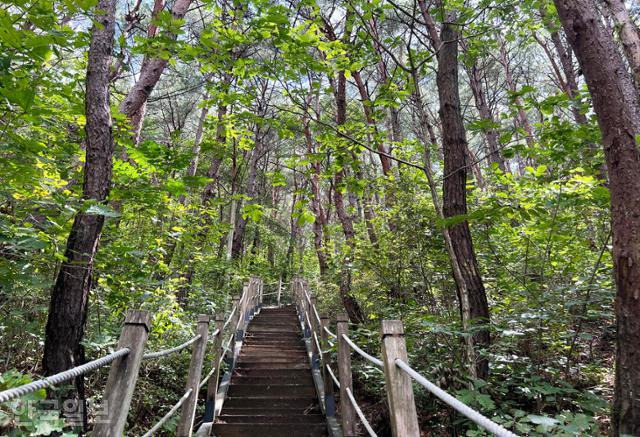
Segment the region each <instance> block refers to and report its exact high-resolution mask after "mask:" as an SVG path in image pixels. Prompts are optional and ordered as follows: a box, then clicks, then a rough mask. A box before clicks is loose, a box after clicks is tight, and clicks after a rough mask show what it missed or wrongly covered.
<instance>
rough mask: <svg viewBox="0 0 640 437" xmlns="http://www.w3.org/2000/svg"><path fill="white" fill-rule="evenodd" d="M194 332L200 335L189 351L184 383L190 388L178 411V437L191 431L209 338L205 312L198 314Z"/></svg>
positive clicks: (189, 434) (207, 320) (188, 436)
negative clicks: (189, 356)
mask: <svg viewBox="0 0 640 437" xmlns="http://www.w3.org/2000/svg"><path fill="white" fill-rule="evenodd" d="M196 333H197V334H199V335H200V339H199V340H198V341H196V342H195V343H194V344H193V349H192V351H191V363H190V364H189V376H188V378H187V385H186V390H189V389H191V394H190V395H189V397H188V398H187V400H186V401H185V403H184V405H183V406H182V411H181V412H180V422H179V423H178V428H177V429H176V435H177V436H179V437H190V436H191V434H192V432H193V420H194V418H195V415H196V404H197V402H198V392H199V386H200V378H201V377H202V363H203V362H204V354H205V352H206V350H207V340H208V338H209V316H207V315H206V314H200V315H199V316H198V327H197V330H196Z"/></svg>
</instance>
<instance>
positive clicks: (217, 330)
mask: <svg viewBox="0 0 640 437" xmlns="http://www.w3.org/2000/svg"><path fill="white" fill-rule="evenodd" d="M218 334H220V330H219V329H216V330H215V331H213V333H212V334H211V339H212V340H213V339H214V338H216V335H218Z"/></svg>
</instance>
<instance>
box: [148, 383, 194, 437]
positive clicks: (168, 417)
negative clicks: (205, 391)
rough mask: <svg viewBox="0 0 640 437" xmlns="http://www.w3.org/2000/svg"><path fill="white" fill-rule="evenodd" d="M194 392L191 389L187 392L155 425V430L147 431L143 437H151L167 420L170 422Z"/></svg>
mask: <svg viewBox="0 0 640 437" xmlns="http://www.w3.org/2000/svg"><path fill="white" fill-rule="evenodd" d="M192 391H193V389H191V388H190V389H189V390H187V392H186V393H185V394H184V395H182V397H181V398H180V400H179V401H178V402H177V403H176V404H175V405H174V406H173V407H172V408H171V409H170V410H169V412H168V413H167V414H165V415H164V416H163V417H162V419H160V421H159V422H158V423H156V424H155V425H153V428H151V429H150V430H149V431H147V433H146V434H144V435H143V436H142V437H150V436H152V435H153V433H154V432H156V431H157V430H159V429H160V428H162V425H164V424H165V423H166V422H167V420H169V419H170V418H171V416H173V415H174V414H175V413H176V411H178V409H179V408H180V407H181V406H182V404H184V401H186V400H187V399H188V398H189V395H190V394H191V392H192Z"/></svg>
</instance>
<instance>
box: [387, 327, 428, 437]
mask: <svg viewBox="0 0 640 437" xmlns="http://www.w3.org/2000/svg"><path fill="white" fill-rule="evenodd" d="M380 334H381V336H382V361H383V362H384V379H385V383H386V390H387V398H388V401H389V414H390V415H391V430H392V432H393V435H394V437H419V436H420V428H419V427H418V415H417V414H416V404H415V401H414V399H413V385H412V383H411V377H410V376H409V375H407V374H406V373H404V372H403V371H402V370H401V369H400V368H399V367H398V366H396V359H400V360H402V361H404V362H405V363H407V362H408V359H407V346H406V344H405V341H404V328H403V327H402V322H401V321H400V320H383V321H382V327H381V329H380Z"/></svg>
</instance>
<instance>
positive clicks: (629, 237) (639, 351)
mask: <svg viewBox="0 0 640 437" xmlns="http://www.w3.org/2000/svg"><path fill="white" fill-rule="evenodd" d="M555 4H556V8H557V9H558V13H559V15H560V20H561V22H562V25H563V27H564V29H565V32H566V34H567V38H568V40H569V42H570V44H571V46H572V47H573V50H574V52H575V54H576V57H577V58H578V62H579V63H580V67H581V68H582V71H583V73H584V77H585V80H586V82H587V85H588V87H589V91H590V92H591V96H592V99H593V107H594V110H595V112H596V115H597V116H598V124H599V125H600V130H601V131H602V141H603V145H604V153H605V156H606V160H607V167H608V169H609V181H610V189H611V221H612V230H613V261H614V271H615V273H614V276H615V282H616V288H617V295H616V303H615V312H616V324H617V349H616V370H615V390H614V396H615V399H614V406H613V420H612V426H613V435H623V434H624V435H640V397H639V396H638V393H640V343H638V338H640V317H638V315H639V314H640V178H638V174H640V152H639V151H638V145H637V139H636V138H637V135H638V134H639V133H640V102H639V101H638V93H637V92H636V89H635V88H634V86H633V81H632V78H631V77H630V76H629V74H628V72H627V69H626V66H625V64H624V62H623V60H622V56H621V55H620V53H619V52H618V50H617V47H616V44H615V41H614V40H613V38H612V37H611V35H610V34H609V33H608V32H607V31H606V30H605V29H604V27H603V25H602V22H601V20H600V17H599V14H598V12H597V10H596V7H595V5H594V3H593V2H592V0H555Z"/></svg>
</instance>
